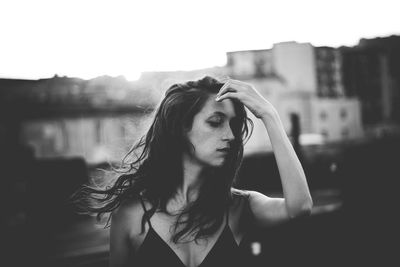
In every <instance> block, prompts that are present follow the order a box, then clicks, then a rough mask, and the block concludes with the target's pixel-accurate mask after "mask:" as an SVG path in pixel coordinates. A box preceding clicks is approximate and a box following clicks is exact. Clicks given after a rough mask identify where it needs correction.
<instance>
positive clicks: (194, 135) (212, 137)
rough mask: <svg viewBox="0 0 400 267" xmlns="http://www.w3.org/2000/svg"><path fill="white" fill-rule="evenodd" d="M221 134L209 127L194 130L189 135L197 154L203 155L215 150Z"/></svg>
mask: <svg viewBox="0 0 400 267" xmlns="http://www.w3.org/2000/svg"><path fill="white" fill-rule="evenodd" d="M218 135H219V133H218V132H217V131H215V130H213V129H210V128H209V127H207V126H202V127H197V128H194V129H192V131H191V133H190V134H189V135H188V137H189V141H190V142H191V143H192V144H193V145H194V147H195V148H196V152H198V153H201V152H204V153H206V151H210V150H215V149H216V148H217V147H216V145H217V139H218Z"/></svg>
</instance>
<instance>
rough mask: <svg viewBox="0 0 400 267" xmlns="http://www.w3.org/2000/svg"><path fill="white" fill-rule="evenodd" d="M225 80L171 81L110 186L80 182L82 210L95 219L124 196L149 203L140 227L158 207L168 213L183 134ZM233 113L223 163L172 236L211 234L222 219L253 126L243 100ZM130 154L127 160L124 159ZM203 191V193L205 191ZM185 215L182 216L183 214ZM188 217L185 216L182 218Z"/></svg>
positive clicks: (184, 147) (185, 143)
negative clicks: (152, 117)
mask: <svg viewBox="0 0 400 267" xmlns="http://www.w3.org/2000/svg"><path fill="white" fill-rule="evenodd" d="M222 86H223V83H221V82H219V81H218V80H216V79H215V78H212V77H209V76H205V77H204V78H202V79H200V80H196V81H188V82H186V83H178V84H174V85H172V86H171V87H169V89H168V90H167V91H166V92H165V97H164V98H163V100H162V101H161V103H160V104H159V106H158V108H157V109H156V110H155V114H154V119H153V121H152V123H151V126H150V128H149V129H148V131H147V133H146V134H145V135H144V136H143V137H142V138H141V139H140V140H139V141H138V142H137V143H136V144H135V145H134V146H133V147H132V148H131V149H130V150H129V152H128V153H127V154H126V156H125V157H124V158H123V160H122V164H121V166H120V169H119V170H118V174H119V177H118V178H117V179H116V180H115V182H113V183H112V184H111V185H109V186H108V187H105V188H98V187H96V186H93V185H84V186H83V187H82V188H81V189H80V190H79V191H77V192H76V193H75V195H74V196H73V199H74V202H75V204H76V205H77V206H78V207H79V209H80V210H81V211H84V212H86V213H89V214H93V213H94V214H97V219H98V220H101V218H102V216H103V215H105V214H108V216H109V217H108V220H107V223H106V226H105V227H108V226H109V220H110V213H111V212H112V211H113V210H115V209H117V208H118V207H119V206H120V205H121V204H122V203H123V202H124V201H125V200H127V199H132V198H133V199H138V197H142V198H143V199H145V200H146V201H147V202H150V203H151V208H150V209H149V210H148V211H147V212H145V213H144V215H143V217H142V232H143V231H144V225H145V223H146V218H150V217H151V216H152V215H153V214H154V212H155V211H156V210H160V211H162V212H165V213H168V211H167V209H166V205H167V202H168V200H169V199H170V198H171V197H173V196H174V194H175V193H176V188H177V187H178V186H179V184H181V182H182V179H183V169H182V155H183V153H184V152H188V151H191V149H193V145H192V144H191V143H190V142H189V140H188V139H187V137H186V133H187V132H188V131H189V130H190V129H191V127H192V123H193V118H194V116H195V115H196V114H197V113H198V112H199V111H200V110H201V109H202V108H203V106H204V104H205V102H206V101H207V99H209V97H210V96H211V95H212V94H216V93H218V91H219V90H220V88H221V87H222ZM233 104H234V110H235V113H236V117H235V118H234V119H233V120H232V121H231V122H230V127H231V129H232V132H233V135H234V140H233V141H232V142H231V144H230V146H231V150H230V151H231V152H230V154H229V155H228V157H227V160H226V161H225V163H224V165H223V166H222V167H220V168H210V170H209V171H208V173H207V175H208V176H210V179H205V181H204V183H203V184H202V187H201V189H200V193H199V196H198V198H197V199H196V200H195V201H194V202H193V203H191V205H189V206H188V207H186V208H185V209H184V210H183V211H182V212H181V213H180V214H179V216H178V219H177V221H176V224H175V230H177V229H178V227H179V226H180V225H183V226H184V227H183V228H182V229H181V230H180V231H177V232H176V233H175V235H174V236H173V238H172V240H173V242H175V243H177V242H178V241H179V240H180V239H181V238H182V237H184V236H186V235H189V234H195V235H194V236H195V240H196V241H197V239H199V238H203V237H207V236H209V235H211V234H213V233H215V232H216V231H217V230H218V229H219V227H220V226H221V224H222V223H223V219H224V214H225V211H226V210H227V208H228V207H229V205H230V204H231V201H232V193H231V187H232V185H233V182H234V180H235V178H236V176H237V174H238V170H239V167H240V165H241V162H242V158H243V145H244V143H245V142H246V141H247V140H248V138H249V137H250V135H251V132H252V129H253V122H252V121H251V120H250V119H249V118H248V117H247V114H246V110H245V108H244V106H243V104H242V103H240V102H239V101H236V100H233ZM129 158H130V160H128V159H129ZM205 192H206V194H205ZM183 215H186V216H183ZM183 218H186V219H183Z"/></svg>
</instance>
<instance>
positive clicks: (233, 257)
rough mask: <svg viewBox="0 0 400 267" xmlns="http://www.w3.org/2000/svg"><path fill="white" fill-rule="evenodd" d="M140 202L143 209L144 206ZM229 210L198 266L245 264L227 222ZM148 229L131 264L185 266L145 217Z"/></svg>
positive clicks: (151, 266)
mask: <svg viewBox="0 0 400 267" xmlns="http://www.w3.org/2000/svg"><path fill="white" fill-rule="evenodd" d="M140 200H141V202H142V206H143V209H144V211H145V212H146V207H145V205H144V203H143V200H142V199H140ZM228 221H229V212H227V215H226V223H225V227H224V229H223V231H222V233H221V234H220V236H219V237H218V239H217V241H216V243H215V244H214V246H213V247H212V248H211V250H210V251H209V253H208V254H207V255H206V256H205V258H204V259H203V261H202V262H201V264H200V265H199V266H198V267H214V266H215V267H216V266H230V267H231V266H245V264H243V263H244V262H243V257H242V253H241V250H240V246H239V245H238V244H237V243H236V241H235V238H234V236H233V233H232V230H231V229H230V227H229V224H228ZM147 223H148V224H149V230H148V232H147V234H146V237H145V239H144V241H143V243H142V244H141V246H140V247H139V248H138V250H137V251H136V253H135V255H134V256H133V257H132V258H131V266H135V267H155V266H168V267H187V266H185V265H184V264H183V262H182V261H181V259H180V258H179V257H178V255H177V254H176V253H175V252H174V251H173V250H172V248H171V247H170V246H169V245H168V244H167V243H166V242H165V241H164V240H163V239H162V238H161V237H160V236H159V235H158V234H157V232H156V231H155V230H154V229H153V226H152V225H151V222H150V218H147Z"/></svg>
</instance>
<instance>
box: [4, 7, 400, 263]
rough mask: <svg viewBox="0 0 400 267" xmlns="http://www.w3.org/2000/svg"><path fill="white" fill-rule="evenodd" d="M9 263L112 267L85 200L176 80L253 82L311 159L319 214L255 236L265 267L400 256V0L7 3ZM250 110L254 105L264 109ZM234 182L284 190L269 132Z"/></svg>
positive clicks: (256, 255) (273, 192)
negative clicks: (82, 191)
mask: <svg viewBox="0 0 400 267" xmlns="http://www.w3.org/2000/svg"><path fill="white" fill-rule="evenodd" d="M0 7H1V8H0V10H1V16H0V29H1V31H0V36H1V42H0V168H1V174H0V179H1V182H0V186H1V189H0V192H1V193H0V197H1V201H0V205H1V210H2V212H1V220H0V226H1V229H0V233H1V236H0V240H1V241H0V242H1V243H2V247H4V249H2V251H1V253H2V254H3V256H2V259H1V261H2V262H1V263H0V265H1V266H28V265H38V266H107V264H108V262H107V261H108V249H109V247H108V237H109V232H108V231H109V229H104V227H103V224H102V223H101V222H96V220H95V218H93V217H90V216H83V215H78V214H76V213H75V212H74V211H73V207H72V205H71V203H70V201H69V197H70V196H71V194H72V193H73V192H74V191H75V190H76V189H77V188H78V187H79V186H80V185H82V184H83V183H85V182H87V181H89V179H92V178H95V177H98V176H99V175H100V176H101V174H102V172H101V171H100V170H99V168H105V169H107V168H108V167H109V164H118V163H119V162H120V160H121V159H122V157H123V156H124V155H125V153H127V151H128V150H129V148H130V147H131V146H132V144H133V143H134V142H135V141H136V140H138V138H139V137H141V136H142V135H143V134H144V133H145V132H146V129H147V127H148V125H149V122H150V120H151V118H152V117H151V114H152V111H153V110H154V108H155V107H156V106H157V104H158V103H159V101H160V100H161V98H162V96H163V94H164V92H165V90H166V89H167V88H168V86H170V85H172V84H173V83H176V82H182V81H186V80H189V79H199V78H202V77H204V76H205V75H211V76H214V77H217V78H221V77H226V76H229V77H232V78H234V79H240V80H243V81H246V82H249V83H251V84H253V85H254V86H255V87H256V88H257V89H258V90H259V91H260V93H261V94H262V95H263V96H264V97H265V98H266V99H268V100H269V101H270V102H271V103H272V104H273V105H274V106H275V107H276V109H277V110H278V112H279V114H280V116H281V120H282V122H283V124H284V127H285V129H286V132H287V134H288V136H289V137H290V139H291V141H292V144H293V146H294V147H295V150H296V152H297V154H298V156H299V158H300V160H301V162H302V163H303V166H304V169H305V172H306V175H307V179H308V183H309V186H310V189H311V193H312V196H313V200H314V208H313V211H312V215H311V216H310V217H308V218H300V219H296V220H294V221H291V222H289V223H286V224H284V225H279V226H276V227H273V228H271V229H254V231H253V232H252V233H250V234H249V235H248V236H247V237H246V239H245V240H243V242H245V247H246V248H247V252H248V253H249V255H250V256H251V257H252V259H253V260H254V262H253V263H252V264H250V263H249V264H250V266H251V265H253V266H265V265H267V264H274V265H278V266H280V265H283V266H284V265H288V264H290V263H293V262H294V263H295V264H302V263H307V264H311V265H318V266H321V265H322V266H325V265H331V264H332V265H338V264H339V265H345V264H346V265H347V264H349V263H350V262H351V263H355V264H360V263H375V265H378V264H379V265H382V264H383V263H385V262H386V261H387V262H389V261H390V260H392V258H394V255H395V247H394V246H393V247H392V246H391V245H390V244H392V243H391V242H393V241H397V238H396V237H395V236H396V233H397V230H396V227H395V226H396V223H397V221H396V219H395V216H394V215H395V213H396V211H397V210H398V208H397V206H396V204H397V203H398V199H397V198H398V195H397V190H396V189H397V188H396V186H395V184H396V183H395V181H396V179H399V178H400V171H399V170H400V169H399V165H398V159H399V156H400V152H399V151H400V24H399V22H398V20H396V18H397V10H398V9H396V7H397V6H396V2H395V1H379V2H373V1H369V2H365V3H362V4H361V2H360V3H352V2H346V1H335V2H327V3H324V4H323V5H321V3H319V2H313V1H301V3H299V2H298V1H297V2H296V1H279V3H278V2H265V1H264V2H262V1H245V2H244V3H243V2H239V1H231V2H224V1H219V2H212V1H201V2H199V3H197V2H194V1H146V2H145V3H144V2H143V3H139V2H138V3H132V2H129V1H113V2H112V3H108V2H106V1H85V2H84V3H78V2H77V1H68V2H67V1H2V3H1V4H0ZM250 116H251V114H250ZM251 118H252V119H253V121H254V124H255V127H254V132H253V135H252V137H251V138H250V140H249V141H248V142H247V144H246V146H245V156H244V161H243V165H242V169H241V171H240V174H239V177H238V178H239V179H238V180H237V183H236V186H237V187H238V188H244V189H252V190H258V191H260V192H263V193H265V194H267V195H270V196H282V187H281V184H280V180H279V173H278V169H277V166H276V162H275V158H274V156H273V153H272V149H271V144H270V142H269V139H268V135H267V133H266V130H265V128H264V126H263V125H262V123H261V122H260V121H258V120H256V118H254V117H253V116H251Z"/></svg>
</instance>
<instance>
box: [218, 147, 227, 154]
mask: <svg viewBox="0 0 400 267" xmlns="http://www.w3.org/2000/svg"><path fill="white" fill-rule="evenodd" d="M229 150H230V148H229V147H224V148H218V149H217V151H220V152H225V153H228V152H229Z"/></svg>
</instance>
